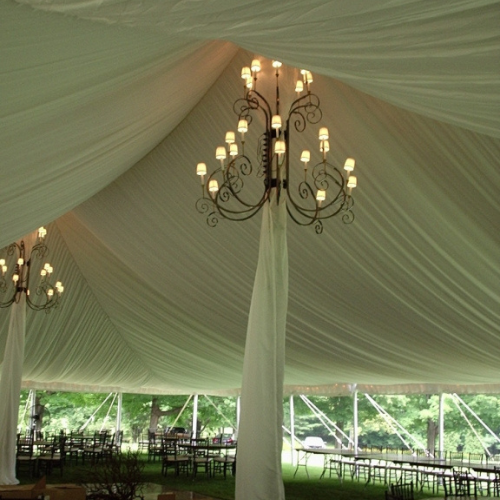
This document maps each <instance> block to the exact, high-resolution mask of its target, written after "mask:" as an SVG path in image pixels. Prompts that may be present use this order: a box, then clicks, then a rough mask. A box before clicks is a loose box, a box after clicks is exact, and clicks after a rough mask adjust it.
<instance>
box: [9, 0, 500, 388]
mask: <svg viewBox="0 0 500 500" xmlns="http://www.w3.org/2000/svg"><path fill="white" fill-rule="evenodd" d="M0 18H1V19H2V23H1V24H2V28H1V30H0V71H1V78H0V116H1V119H0V132H1V133H0V141H1V142H0V155H1V162H0V173H1V177H0V179H1V182H0V247H4V246H6V245H8V244H9V243H11V242H12V241H15V240H16V239H18V238H20V237H23V236H24V235H26V234H28V233H30V232H31V231H33V230H35V229H36V228H37V227H39V226H40V225H47V228H48V231H49V236H48V240H47V242H48V246H49V248H50V260H51V263H52V264H53V266H54V268H55V269H56V277H57V278H58V279H61V280H62V281H63V282H64V285H65V293H64V296H63V303H62V306H61V308H60V309H58V310H56V311H53V312H51V313H50V314H48V315H46V314H43V313H36V312H33V311H31V310H28V312H27V318H26V324H27V325H26V345H25V361H24V367H23V386H24V387H28V388H37V389H44V388H51V389H60V390H84V391H123V392H137V393H158V394H174V393H195V392H196V393H211V394H237V393H239V389H240V384H241V374H242V365H243V351H244V345H245V333H246V326H247V319H248V312H249V305H250V298H251V293H252V284H253V279H254V274H255V266H256V264H257V253H258V234H259V226H260V217H256V218H255V219H251V220H249V221H247V222H245V223H231V222H228V221H221V222H220V223H219V225H218V226H217V227H216V228H209V227H208V226H207V224H206V223H205V219H204V218H203V216H202V215H200V214H199V213H198V212H197V211H196V209H195V202H196V199H197V198H198V196H199V194H200V186H199V180H198V178H197V177H196V175H195V173H194V171H195V166H196V164H197V162H199V161H205V162H207V163H209V162H210V161H212V162H213V163H215V161H216V160H215V159H213V158H214V151H215V147H216V146H217V145H218V144H219V143H220V142H221V141H222V140H223V136H224V133H225V131H226V130H227V129H228V128H231V127H233V128H234V126H235V115H234V113H233V111H232V102H233V101H234V99H236V98H237V97H239V96H240V94H241V83H240V82H241V79H240V76H239V72H240V69H241V67H242V66H243V65H248V64H249V62H250V61H251V59H252V58H253V57H254V56H255V55H258V56H259V57H260V56H262V57H266V58H277V59H280V60H281V61H283V63H284V64H286V65H287V66H290V67H297V68H303V67H305V68H307V69H309V70H310V71H312V72H313V74H314V77H315V80H314V86H315V87H314V90H315V92H316V93H317V94H318V95H319V96H320V98H321V103H322V107H323V114H324V122H325V125H327V126H328V127H329V129H330V133H331V135H332V138H331V141H330V142H331V154H332V157H333V158H334V159H335V161H336V162H337V163H338V164H340V163H342V162H343V160H344V159H345V157H346V156H353V157H354V158H356V162H357V167H356V168H357V176H358V186H359V187H358V188H357V190H356V192H355V207H354V211H355V215H356V219H355V221H354V223H353V224H351V225H343V224H342V223H341V221H340V220H334V219H333V220H331V221H330V222H327V223H326V224H325V231H324V233H323V234H322V235H316V234H315V233H314V231H313V230H312V229H311V228H302V227H299V226H296V225H294V224H293V223H290V224H289V226H288V254H289V260H290V276H289V310H288V320H287V340H286V368H285V385H286V391H288V392H296V393H311V394H314V393H328V394H345V393H348V392H349V391H350V390H351V388H352V384H357V387H358V388H359V389H360V390H364V391H366V392H371V393H373V392H403V391H404V392H422V391H426V392H439V391H446V390H452V391H453V392H467V391H474V392H479V391H491V392H500V369H499V358H500V328H499V323H500V307H499V306H500V266H499V255H500V254H499V250H500V231H499V227H500V197H499V193H500V164H499V158H500V29H499V26H500V2H499V1H498V0H494V1H493V0H491V1H488V0H469V1H466V0H460V1H459V0H455V1H453V0H449V1H440V2H426V1H423V0H398V1H392V0H351V1H349V2H343V1H326V0H310V1H307V2H296V1H290V2H285V3H283V2H272V1H271V2H270V1H266V2H262V1H253V2H249V1H239V2H231V1H229V0H212V1H205V2H200V1H173V0H169V1H164V0H141V1H139V0H99V1H83V0H22V1H13V0H6V1H4V2H2V3H1V5H0ZM307 133H308V134H311V136H310V137H311V138H312V139H311V142H312V141H313V140H314V137H315V135H314V134H315V133H316V132H315V131H314V130H308V131H307ZM8 322H9V314H8V310H7V309H3V310H0V359H3V354H2V353H3V350H4V348H5V342H6V334H7V330H8Z"/></svg>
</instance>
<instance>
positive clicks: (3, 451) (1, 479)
mask: <svg viewBox="0 0 500 500" xmlns="http://www.w3.org/2000/svg"><path fill="white" fill-rule="evenodd" d="M35 238H36V236H35V233H33V234H31V235H29V236H28V237H26V238H24V243H25V248H26V250H27V252H28V254H29V253H31V248H32V247H33V243H34V241H35ZM25 334H26V295H25V294H24V293H21V296H20V298H19V302H18V303H16V302H14V303H13V304H12V306H11V310H10V320H9V333H8V336H7V344H6V346H5V353H4V357H3V362H2V378H1V379H0V401H1V404H0V484H18V483H19V481H18V480H17V478H16V437H17V419H18V416H19V399H20V395H21V381H22V376H23V361H24V337H25Z"/></svg>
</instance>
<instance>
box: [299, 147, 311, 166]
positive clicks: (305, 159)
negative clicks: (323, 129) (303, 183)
mask: <svg viewBox="0 0 500 500" xmlns="http://www.w3.org/2000/svg"><path fill="white" fill-rule="evenodd" d="M310 160H311V152H310V151H309V150H307V149H304V151H302V154H301V155H300V161H302V162H304V163H307V162H308V161H310Z"/></svg>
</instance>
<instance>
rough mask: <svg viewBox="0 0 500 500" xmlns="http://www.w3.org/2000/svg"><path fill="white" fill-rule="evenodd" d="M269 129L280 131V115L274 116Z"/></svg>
mask: <svg viewBox="0 0 500 500" xmlns="http://www.w3.org/2000/svg"><path fill="white" fill-rule="evenodd" d="M271 127H272V128H274V129H276V130H277V129H280V128H281V116H280V115H274V116H273V118H272V121H271Z"/></svg>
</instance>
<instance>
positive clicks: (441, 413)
mask: <svg viewBox="0 0 500 500" xmlns="http://www.w3.org/2000/svg"><path fill="white" fill-rule="evenodd" d="M445 397H446V394H443V393H442V394H441V395H440V396H439V458H444V456H445V455H444V398H445Z"/></svg>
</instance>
